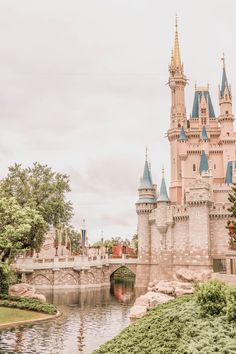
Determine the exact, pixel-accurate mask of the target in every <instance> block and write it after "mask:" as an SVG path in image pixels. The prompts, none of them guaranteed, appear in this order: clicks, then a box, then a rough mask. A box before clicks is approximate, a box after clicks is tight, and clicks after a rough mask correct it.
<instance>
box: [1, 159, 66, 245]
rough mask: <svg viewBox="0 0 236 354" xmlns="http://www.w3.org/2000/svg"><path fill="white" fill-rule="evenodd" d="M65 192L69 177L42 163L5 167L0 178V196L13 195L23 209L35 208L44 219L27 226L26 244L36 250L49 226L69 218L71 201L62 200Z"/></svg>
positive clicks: (8, 196) (61, 222)
mask: <svg viewBox="0 0 236 354" xmlns="http://www.w3.org/2000/svg"><path fill="white" fill-rule="evenodd" d="M67 192H70V187H69V177H68V176H67V175H65V174H61V173H56V172H53V171H52V169H51V168H50V167H48V166H46V165H41V164H39V163H38V162H36V163H34V164H33V166H32V167H28V168H23V167H22V166H21V165H19V164H15V165H14V166H11V167H9V173H8V175H7V177H6V178H4V179H3V180H2V181H1V182H0V198H8V199H9V198H12V197H13V198H15V200H16V201H17V203H18V205H19V206H20V207H22V208H23V210H32V211H34V212H37V215H38V216H41V217H42V220H43V221H44V223H43V224H42V223H37V224H35V225H34V226H33V227H31V228H30V230H29V233H28V236H27V247H29V248H30V249H32V250H33V249H36V250H39V249H40V247H41V245H42V243H43V234H45V232H46V231H47V229H48V228H49V226H51V225H52V226H55V227H57V226H58V225H66V224H67V223H68V222H69V220H70V219H71V217H72V205H71V203H70V202H69V201H66V195H65V194H66V193H67ZM24 208H26V209H24ZM27 208H28V209H27ZM39 235H40V237H39Z"/></svg>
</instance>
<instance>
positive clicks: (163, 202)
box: [157, 168, 170, 249]
mask: <svg viewBox="0 0 236 354" xmlns="http://www.w3.org/2000/svg"><path fill="white" fill-rule="evenodd" d="M169 202H170V199H169V197H168V193H167V189H166V182H165V176H164V168H163V169H162V180H161V187H160V194H159V197H158V198H157V229H158V230H159V232H160V234H161V245H162V248H163V249H166V232H167V229H168V225H167V208H168V205H169Z"/></svg>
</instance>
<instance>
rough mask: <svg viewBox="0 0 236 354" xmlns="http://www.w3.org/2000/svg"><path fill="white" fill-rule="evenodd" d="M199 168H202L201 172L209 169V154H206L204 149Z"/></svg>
mask: <svg viewBox="0 0 236 354" xmlns="http://www.w3.org/2000/svg"><path fill="white" fill-rule="evenodd" d="M199 170H200V174H202V172H203V171H205V172H206V171H208V170H209V165H208V161H207V156H206V153H205V150H202V154H201V161H200V168H199Z"/></svg>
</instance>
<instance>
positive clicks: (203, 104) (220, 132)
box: [136, 23, 236, 286]
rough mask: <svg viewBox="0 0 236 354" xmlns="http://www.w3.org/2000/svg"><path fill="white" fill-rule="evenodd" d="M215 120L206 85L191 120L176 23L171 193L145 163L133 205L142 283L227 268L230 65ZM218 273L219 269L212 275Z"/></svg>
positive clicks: (235, 169)
mask: <svg viewBox="0 0 236 354" xmlns="http://www.w3.org/2000/svg"><path fill="white" fill-rule="evenodd" d="M222 60H223V74H222V82H221V86H220V88H219V107H220V114H219V116H218V117H217V116H216V115H215V111H214V108H213V104H212V101H211V96H210V92H209V86H207V87H195V94H194V101H193V108H192V115H191V116H190V117H189V118H187V116H186V106H185V86H186V83H187V78H186V76H185V74H184V68H183V64H182V62H181V56H180V47H179V37H178V27H177V23H176V31H175V41H174V49H173V51H172V56H171V62H170V65H169V82H168V84H169V87H170V92H171V114H170V128H169V130H168V132H167V136H168V140H169V143H170V165H171V176H170V189H169V195H168V193H167V189H166V183H165V178H164V173H163V176H162V181H161V186H160V190H159V193H157V188H156V185H155V184H153V181H152V176H151V170H150V166H149V164H148V162H147V158H146V161H145V165H144V171H143V177H142V178H141V184H140V186H139V189H138V193H139V199H138V201H137V203H136V212H137V215H138V245H139V253H138V265H137V282H138V283H139V284H140V285H144V286H146V285H147V282H148V281H154V280H159V279H171V278H173V275H174V272H175V271H176V270H178V269H179V268H184V267H187V268H188V269H192V270H206V269H213V268H217V266H218V267H219V268H220V269H223V268H224V267H225V258H226V253H227V251H228V231H227V229H226V224H227V220H228V219H229V212H228V207H229V203H228V194H229V191H230V190H231V186H230V185H231V184H232V182H234V181H236V155H235V142H236V133H235V132H234V127H233V121H234V116H233V114H232V93H231V87H230V85H229V84H228V80H227V75H226V68H225V60H224V58H223V59H222ZM215 270H216V271H217V269H215Z"/></svg>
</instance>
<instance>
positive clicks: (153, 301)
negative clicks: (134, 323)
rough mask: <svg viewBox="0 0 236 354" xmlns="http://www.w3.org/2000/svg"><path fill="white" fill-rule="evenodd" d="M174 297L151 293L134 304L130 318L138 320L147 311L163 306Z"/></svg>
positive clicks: (142, 296)
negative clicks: (158, 305)
mask: <svg viewBox="0 0 236 354" xmlns="http://www.w3.org/2000/svg"><path fill="white" fill-rule="evenodd" d="M173 299H174V297H172V296H169V295H166V294H162V293H159V292H154V291H149V292H147V293H146V294H145V295H141V296H140V297H138V298H137V299H136V301H135V303H134V306H133V307H132V308H131V310H130V315H129V317H130V318H132V319H137V318H141V317H143V316H144V315H145V314H146V313H147V311H148V310H149V309H150V308H152V307H154V306H156V305H157V304H163V303H165V302H168V301H170V300H173Z"/></svg>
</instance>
